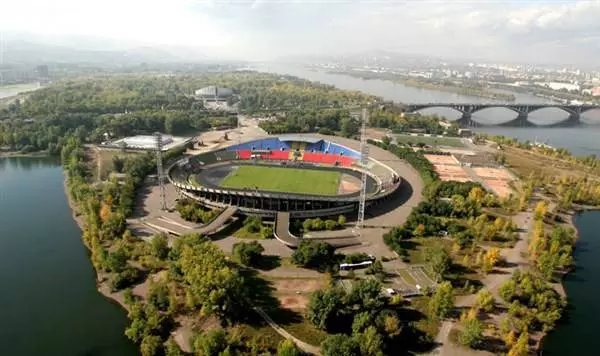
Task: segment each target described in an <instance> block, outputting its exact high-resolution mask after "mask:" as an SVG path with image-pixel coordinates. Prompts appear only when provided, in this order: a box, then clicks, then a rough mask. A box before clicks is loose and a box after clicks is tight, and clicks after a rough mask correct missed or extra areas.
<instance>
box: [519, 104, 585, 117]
mask: <svg viewBox="0 0 600 356" xmlns="http://www.w3.org/2000/svg"><path fill="white" fill-rule="evenodd" d="M543 109H560V110H562V111H564V112H566V113H567V114H569V116H571V115H577V114H578V113H577V112H576V111H575V110H571V109H568V108H566V107H565V106H564V105H545V106H543V107H535V108H532V109H530V110H529V112H528V114H531V113H534V112H536V111H540V110H543ZM582 112H583V111H582Z"/></svg>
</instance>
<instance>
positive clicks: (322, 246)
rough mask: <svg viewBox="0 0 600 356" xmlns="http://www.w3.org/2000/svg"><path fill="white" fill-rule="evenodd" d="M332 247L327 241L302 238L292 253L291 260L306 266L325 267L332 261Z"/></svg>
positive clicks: (320, 268) (323, 268)
mask: <svg viewBox="0 0 600 356" xmlns="http://www.w3.org/2000/svg"><path fill="white" fill-rule="evenodd" d="M333 257H334V248H333V246H331V245H330V244H328V243H325V242H321V241H315V240H302V241H301V242H300V245H299V246H298V248H297V249H296V250H295V251H294V253H293V254H292V262H294V264H296V265H300V266H303V267H307V268H317V269H319V270H325V269H327V268H328V267H329V266H330V265H331V263H332V261H334V258H333Z"/></svg>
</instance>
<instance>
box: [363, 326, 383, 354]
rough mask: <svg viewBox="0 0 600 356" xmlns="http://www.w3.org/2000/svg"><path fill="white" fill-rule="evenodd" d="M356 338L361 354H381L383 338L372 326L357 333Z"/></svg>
mask: <svg viewBox="0 0 600 356" xmlns="http://www.w3.org/2000/svg"><path fill="white" fill-rule="evenodd" d="M358 340H359V342H358V344H359V348H360V352H361V354H362V355H369V356H383V352H382V351H381V348H382V346H383V338H382V337H381V335H380V334H379V332H377V329H376V328H375V327H374V326H369V327H368V328H367V329H366V330H365V331H364V332H363V333H361V334H359V335H358Z"/></svg>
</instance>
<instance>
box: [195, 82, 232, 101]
mask: <svg viewBox="0 0 600 356" xmlns="http://www.w3.org/2000/svg"><path fill="white" fill-rule="evenodd" d="M194 94H196V96H198V97H203V98H207V99H212V98H218V99H226V98H229V97H230V96H232V95H233V89H231V88H219V87H217V86H214V85H211V86H208V87H205V88H202V89H198V90H196V91H195V92H194Z"/></svg>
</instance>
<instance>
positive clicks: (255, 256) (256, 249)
mask: <svg viewBox="0 0 600 356" xmlns="http://www.w3.org/2000/svg"><path fill="white" fill-rule="evenodd" d="M264 250H265V249H264V247H262V245H261V244H260V243H258V242H257V241H252V242H238V243H235V244H234V245H233V256H234V258H235V259H236V260H237V261H239V262H240V263H241V264H243V265H246V266H257V265H258V264H260V262H261V258H262V253H263V252H264Z"/></svg>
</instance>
